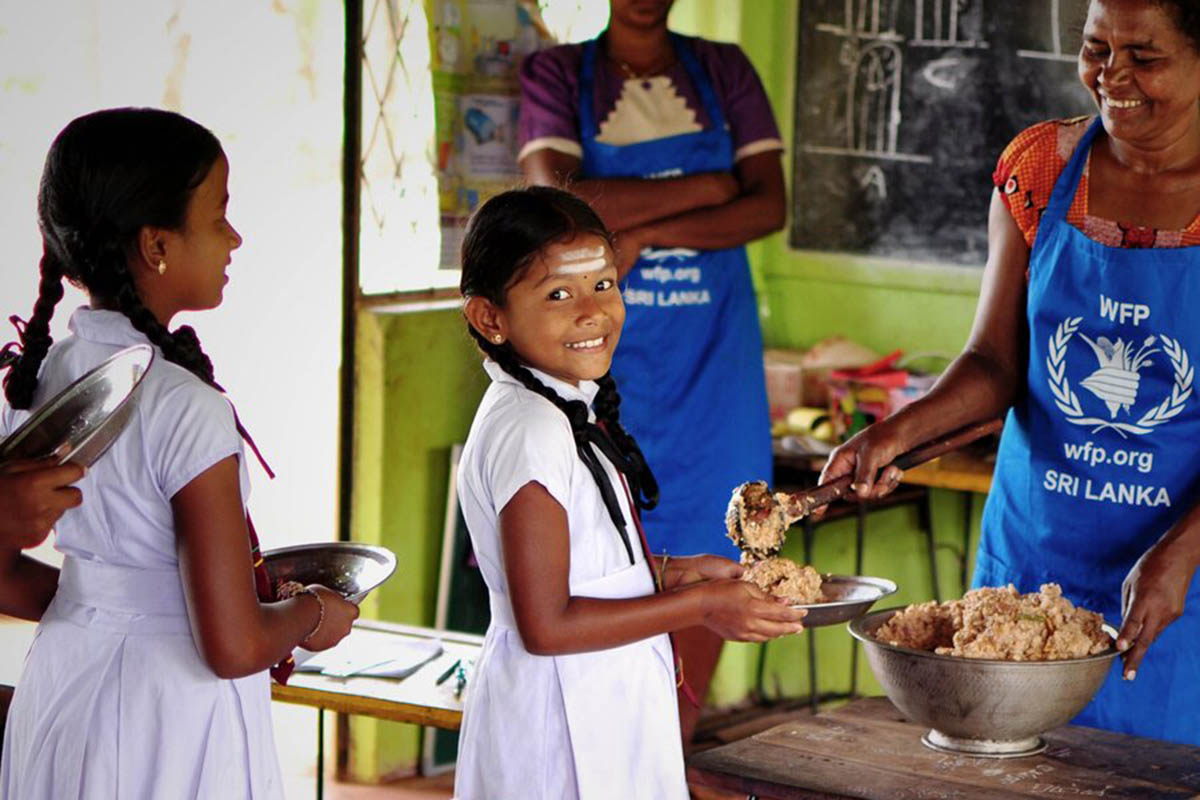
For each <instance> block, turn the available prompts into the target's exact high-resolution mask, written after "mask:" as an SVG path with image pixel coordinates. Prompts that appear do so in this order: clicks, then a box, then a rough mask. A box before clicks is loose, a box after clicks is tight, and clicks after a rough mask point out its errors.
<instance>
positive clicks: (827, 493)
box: [725, 419, 1004, 560]
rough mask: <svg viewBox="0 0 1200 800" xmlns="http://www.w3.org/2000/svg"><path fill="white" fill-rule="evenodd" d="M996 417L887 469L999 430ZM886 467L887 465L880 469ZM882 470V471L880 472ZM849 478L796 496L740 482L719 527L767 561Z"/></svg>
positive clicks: (843, 493)
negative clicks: (790, 532)
mask: <svg viewBox="0 0 1200 800" xmlns="http://www.w3.org/2000/svg"><path fill="white" fill-rule="evenodd" d="M1003 424H1004V422H1003V420H1000V419H991V420H988V421H986V422H976V423H974V424H971V425H966V426H964V427H962V428H959V429H958V430H955V431H952V432H951V433H948V434H946V435H945V436H942V437H939V438H937V439H934V440H932V441H930V442H927V443H925V444H923V445H921V446H920V447H917V448H914V449H912V450H909V451H908V452H907V453H904V454H902V455H900V456H898V457H897V458H896V459H895V460H894V461H892V463H891V464H889V465H888V466H889V467H891V466H895V467H899V468H900V469H902V470H903V469H910V468H912V467H915V466H917V465H918V464H924V463H925V462H926V461H930V460H932V459H934V458H937V457H938V456H942V455H945V454H946V453H949V452H951V451H953V450H957V449H959V448H960V447H963V446H964V445H967V444H970V443H971V442H973V441H975V440H976V439H980V438H982V437H984V436H987V435H989V434H992V433H996V432H997V431H999V430H1000V428H1001V427H1002V426H1003ZM884 469H887V467H884ZM881 472H882V470H881ZM853 482H854V476H853V475H843V476H842V477H840V478H838V479H837V480H834V481H830V482H829V483H825V484H821V485H820V486H816V487H814V488H812V489H802V490H800V491H798V492H791V493H786V492H775V493H772V492H771V490H770V488H769V487H768V486H767V483H766V482H765V481H751V482H749V483H743V484H742V485H740V486H738V487H737V488H736V489H734V490H733V496H732V497H731V498H730V500H729V507H728V509H726V512H725V529H726V533H727V534H728V536H729V538H730V539H731V540H733V543H734V544H736V545H737V546H738V547H739V548H740V549H741V550H742V552H743V553H745V554H746V555H747V556H749V557H750V558H751V559H753V560H761V559H764V558H769V557H771V556H773V555H775V554H776V553H778V552H779V550H780V548H782V547H783V541H784V538H785V536H786V534H787V529H788V528H789V527H790V526H791V525H792V524H793V523H795V522H797V521H799V520H801V519H804V518H805V517H806V516H808V515H809V514H811V513H812V512H813V510H814V509H816V508H820V507H821V506H824V505H826V504H828V503H831V502H833V501H834V500H837V499H839V498H841V497H844V496H846V495H847V494H849V492H850V485H851V484H852V483H853Z"/></svg>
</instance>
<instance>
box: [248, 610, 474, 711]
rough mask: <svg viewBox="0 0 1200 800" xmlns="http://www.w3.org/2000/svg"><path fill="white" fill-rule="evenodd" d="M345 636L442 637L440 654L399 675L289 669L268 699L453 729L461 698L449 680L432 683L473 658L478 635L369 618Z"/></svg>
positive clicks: (377, 638)
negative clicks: (341, 674) (339, 674)
mask: <svg viewBox="0 0 1200 800" xmlns="http://www.w3.org/2000/svg"><path fill="white" fill-rule="evenodd" d="M350 636H351V637H353V638H355V639H356V640H357V641H358V642H359V643H361V642H362V641H364V640H365V641H368V642H370V641H379V642H380V643H381V644H384V643H386V642H388V641H390V640H394V639H396V638H397V637H400V638H403V639H434V638H436V639H440V640H441V642H442V654H441V655H440V656H438V657H437V658H435V659H434V660H433V661H430V662H429V663H428V664H425V665H424V666H422V667H421V668H420V669H418V670H417V671H416V672H414V673H413V674H412V675H409V676H408V677H407V678H402V679H395V678H363V677H349V678H331V677H329V676H326V675H321V674H319V673H315V672H293V673H292V677H291V678H289V679H288V683H287V686H280V685H279V684H277V683H272V684H271V699H272V700H277V701H279V702H281V703H297V704H299V705H305V706H313V707H315V708H321V709H328V710H330V711H337V712H339V713H342V714H364V715H366V716H368V717H376V718H377V719H387V720H391V721H393V722H411V723H413V724H415V725H429V726H432V727H434V728H445V729H447V730H452V731H454V730H458V727H459V725H460V724H461V722H462V698H461V697H457V696H455V693H454V690H455V682H454V681H453V680H448V681H446V682H444V683H442V684H441V685H437V679H438V677H440V676H441V675H442V674H443V673H444V672H445V671H446V670H447V669H448V668H449V667H451V666H453V665H454V664H455V663H456V662H458V661H460V660H462V661H473V660H475V658H476V657H477V656H478V655H479V648H480V647H481V646H482V645H483V637H482V636H476V635H474V634H470V633H454V632H451V631H438V630H434V629H433V628H419V627H416V626H414V625H398V624H395V623H390V622H375V621H372V620H358V621H356V622H355V623H354V630H353V631H351V633H350Z"/></svg>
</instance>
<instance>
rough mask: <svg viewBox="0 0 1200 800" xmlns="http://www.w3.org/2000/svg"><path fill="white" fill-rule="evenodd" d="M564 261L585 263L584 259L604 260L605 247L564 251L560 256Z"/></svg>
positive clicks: (597, 246)
mask: <svg viewBox="0 0 1200 800" xmlns="http://www.w3.org/2000/svg"><path fill="white" fill-rule="evenodd" d="M559 258H561V259H562V260H563V261H583V260H584V259H593V258H604V247H603V246H602V245H596V246H595V247H577V248H575V249H574V250H564V251H563V252H562V254H560V255H559Z"/></svg>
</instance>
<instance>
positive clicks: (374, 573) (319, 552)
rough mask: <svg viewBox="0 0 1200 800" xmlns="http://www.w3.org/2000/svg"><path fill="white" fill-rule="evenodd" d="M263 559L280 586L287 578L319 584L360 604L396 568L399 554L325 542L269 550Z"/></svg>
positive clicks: (305, 583)
mask: <svg viewBox="0 0 1200 800" xmlns="http://www.w3.org/2000/svg"><path fill="white" fill-rule="evenodd" d="M263 562H264V564H265V565H266V568H267V575H269V576H270V578H271V583H272V585H274V586H276V587H278V586H279V584H281V583H283V582H285V581H296V582H297V583H301V584H303V585H305V586H307V585H308V584H310V583H317V584H320V585H321V586H327V587H329V588H330V589H333V590H334V591H335V592H339V593H340V594H342V595H343V596H345V598H346V599H347V600H349V601H350V602H352V603H358V602H359V601H361V600H362V599H363V598H364V597H366V596H367V593H368V592H370V591H371V590H372V589H374V588H375V587H377V586H378V585H379V584H381V583H383V582H384V581H386V580H387V579H388V578H389V577H390V576H391V574H392V573H393V572H394V571H395V569H396V554H395V553H393V552H392V551H391V550H388V549H387V548H386V547H376V546H375V545H370V544H359V543H357V542H321V543H319V544H298V545H294V546H292V547H279V548H276V549H275V550H268V551H266V552H264V553H263Z"/></svg>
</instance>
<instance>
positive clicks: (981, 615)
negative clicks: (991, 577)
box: [875, 583, 1112, 661]
mask: <svg viewBox="0 0 1200 800" xmlns="http://www.w3.org/2000/svg"><path fill="white" fill-rule="evenodd" d="M1103 624H1104V618H1103V617H1101V616H1100V615H1099V614H1097V613H1095V612H1093V611H1088V610H1086V609H1083V608H1077V607H1076V606H1075V605H1074V604H1072V603H1071V601H1070V600H1068V599H1066V598H1065V597H1063V596H1062V587H1060V586H1059V585H1058V584H1057V583H1047V584H1043V585H1042V587H1041V590H1040V591H1037V592H1030V593H1029V594H1020V593H1019V592H1017V589H1016V587H1015V586H1013V585H1012V584H1011V583H1010V584H1009V585H1008V586H1007V587H1003V588H989V587H985V588H982V589H973V590H971V591H969V592H967V593H966V594H965V595H963V597H962V599H961V600H952V601H950V602H948V603H936V602H933V601H930V602H928V603H920V604H917V605H911V606H909V607H908V608H906V609H904V610H903V611H901V612H898V613H896V614H893V615H892V617H891V618H890V619H888V621H887V622H886V623H884V624H883V625H881V626H880V627H879V629H878V630H877V631H876V632H875V638H876V639H879V640H880V641H884V642H887V643H889V644H892V645H896V646H898V647H909V648H912V649H915V650H932V651H933V652H935V653H937V654H939V655H945V656H962V657H965V658H992V659H1002V660H1006V661H1052V660H1057V659H1063V658H1082V657H1083V656H1089V655H1094V654H1096V653H1100V652H1103V651H1104V650H1107V649H1108V648H1109V647H1111V646H1112V638H1111V637H1110V636H1109V635H1108V634H1107V633H1105V632H1104V630H1103V628H1102V626H1103Z"/></svg>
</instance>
